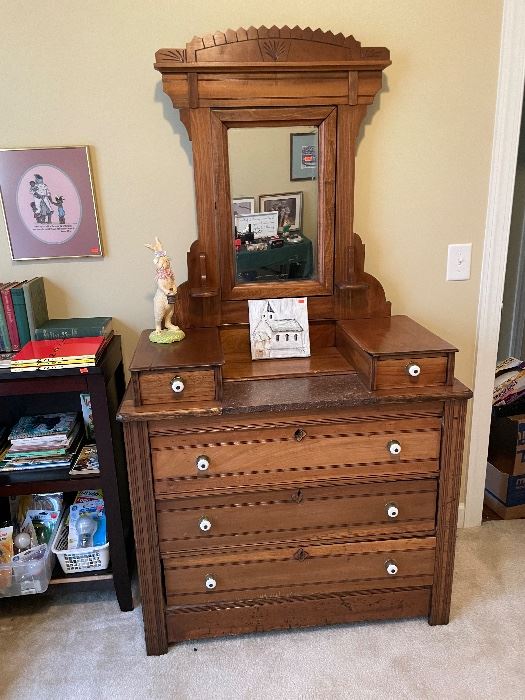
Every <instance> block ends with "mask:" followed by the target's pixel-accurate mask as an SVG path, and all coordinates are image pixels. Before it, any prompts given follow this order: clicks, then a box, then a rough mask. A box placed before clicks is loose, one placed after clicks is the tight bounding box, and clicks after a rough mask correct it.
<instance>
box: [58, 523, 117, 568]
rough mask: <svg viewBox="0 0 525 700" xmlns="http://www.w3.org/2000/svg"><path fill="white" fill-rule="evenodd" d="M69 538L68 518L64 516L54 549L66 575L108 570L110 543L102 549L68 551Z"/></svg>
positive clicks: (89, 548)
mask: <svg viewBox="0 0 525 700" xmlns="http://www.w3.org/2000/svg"><path fill="white" fill-rule="evenodd" d="M67 537H68V528H67V527H66V517H65V516H64V517H63V518H62V520H61V522H60V525H59V527H58V532H57V535H56V538H55V541H54V543H53V548H52V549H53V552H54V553H55V554H56V555H57V558H58V561H59V562H60V566H61V567H62V569H63V571H64V573H65V574H75V573H79V572H81V571H102V570H103V569H107V568H108V566H109V542H106V544H103V545H101V546H100V547H85V548H83V549H68V548H67Z"/></svg>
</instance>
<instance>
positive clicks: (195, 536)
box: [157, 479, 436, 553]
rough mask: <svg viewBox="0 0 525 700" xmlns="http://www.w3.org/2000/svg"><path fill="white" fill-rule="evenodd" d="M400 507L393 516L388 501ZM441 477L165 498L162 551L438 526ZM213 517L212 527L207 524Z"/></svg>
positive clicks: (429, 530)
mask: <svg viewBox="0 0 525 700" xmlns="http://www.w3.org/2000/svg"><path fill="white" fill-rule="evenodd" d="M392 503H394V504H395V506H396V507H397V508H398V511H399V513H398V515H397V516H396V517H395V518H392V517H389V516H388V513H387V506H388V505H389V504H392ZM435 512H436V481H435V480H434V479H428V480H424V481H405V482H403V481H399V482H396V483H387V484H363V485H353V486H345V485H337V486H328V487H326V486H325V487H316V486H314V487H302V488H297V489H285V490H283V489H280V490H276V491H266V492H264V491H260V492H250V493H246V492H243V493H238V494H233V495H229V496H205V497H201V498H195V499H191V501H190V500H188V499H184V498H180V499H177V498H174V499H171V500H166V501H157V523H158V532H159V546H160V550H161V552H162V553H166V552H175V553H176V552H183V551H188V550H197V551H198V550H200V551H204V550H210V549H212V550H213V549H216V548H218V547H221V548H222V547H232V546H246V545H254V544H261V543H270V542H274V543H285V542H289V543H290V542H297V543H315V542H322V541H331V542H345V541H351V540H354V539H358V538H368V539H375V538H377V537H383V538H388V537H392V536H395V535H402V534H403V533H405V536H406V534H407V533H410V534H411V535H413V534H414V533H417V534H418V535H419V536H421V534H426V535H431V534H433V533H434V527H435ZM203 518H205V519H206V520H207V521H209V522H210V523H211V527H210V529H209V530H208V531H202V530H201V528H200V523H201V520H202V519H203Z"/></svg>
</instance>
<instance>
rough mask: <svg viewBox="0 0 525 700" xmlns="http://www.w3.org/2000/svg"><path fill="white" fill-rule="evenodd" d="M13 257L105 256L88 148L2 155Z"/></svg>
mask: <svg viewBox="0 0 525 700" xmlns="http://www.w3.org/2000/svg"><path fill="white" fill-rule="evenodd" d="M0 195H1V201H2V208H3V214H4V220H5V226H6V230H7V235H8V238H9V247H10V250H11V258H12V259H13V260H43V259H46V258H79V257H97V256H98V257H100V256H102V244H101V240H100V230H99V224H98V216H97V207H96V202H95V195H94V189H93V181H92V176H91V166H90V160H89V151H88V147H87V146H71V147H59V148H21V149H2V150H0Z"/></svg>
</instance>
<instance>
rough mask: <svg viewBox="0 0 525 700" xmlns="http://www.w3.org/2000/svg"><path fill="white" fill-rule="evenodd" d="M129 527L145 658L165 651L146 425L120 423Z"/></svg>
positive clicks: (165, 637) (162, 594)
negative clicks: (130, 513)
mask: <svg viewBox="0 0 525 700" xmlns="http://www.w3.org/2000/svg"><path fill="white" fill-rule="evenodd" d="M124 435H125V441H126V454H127V463H128V474H129V486H130V494H131V502H132V507H133V528H134V532H135V547H136V553H137V568H138V571H139V580H140V589H141V598H142V617H143V620H144V636H145V639H146V651H147V653H148V656H156V655H159V654H165V653H166V652H167V651H168V638H167V633H166V619H165V615H164V608H165V600H164V590H163V585H162V572H161V562H160V554H159V543H158V537H157V517H156V513H155V495H154V491H153V480H152V470H151V461H150V452H149V437H148V428H147V423H144V422H135V423H124Z"/></svg>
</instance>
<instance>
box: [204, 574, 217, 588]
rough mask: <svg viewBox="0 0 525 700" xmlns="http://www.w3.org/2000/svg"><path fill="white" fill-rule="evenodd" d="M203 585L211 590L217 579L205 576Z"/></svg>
mask: <svg viewBox="0 0 525 700" xmlns="http://www.w3.org/2000/svg"><path fill="white" fill-rule="evenodd" d="M204 585H205V586H206V588H207V589H208V590H209V591H213V589H214V588H215V586H216V585H217V581H216V580H215V579H214V578H213V576H206V581H205V582H204Z"/></svg>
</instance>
